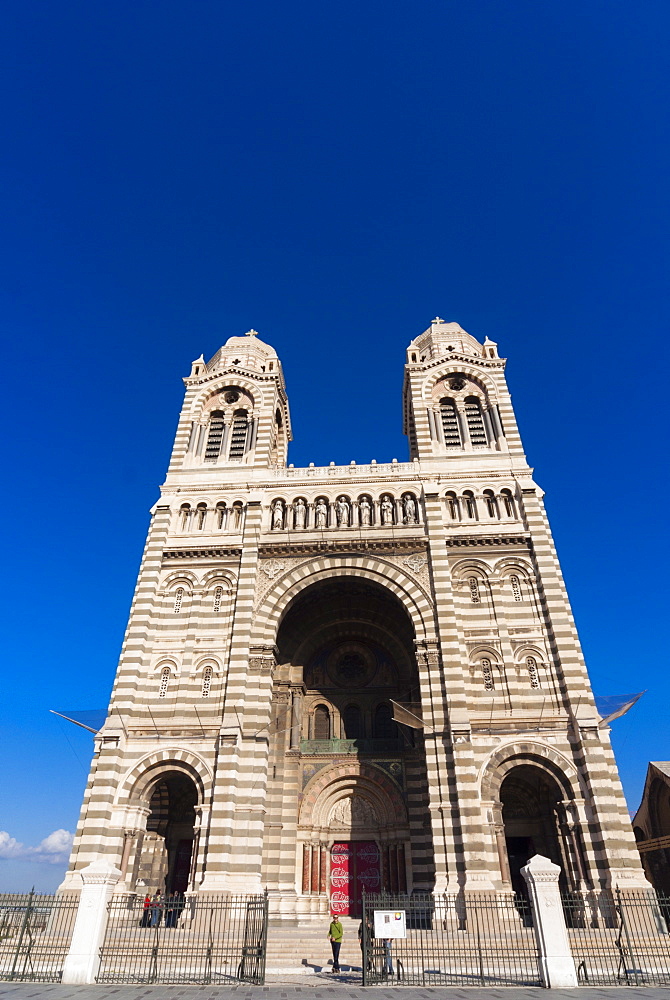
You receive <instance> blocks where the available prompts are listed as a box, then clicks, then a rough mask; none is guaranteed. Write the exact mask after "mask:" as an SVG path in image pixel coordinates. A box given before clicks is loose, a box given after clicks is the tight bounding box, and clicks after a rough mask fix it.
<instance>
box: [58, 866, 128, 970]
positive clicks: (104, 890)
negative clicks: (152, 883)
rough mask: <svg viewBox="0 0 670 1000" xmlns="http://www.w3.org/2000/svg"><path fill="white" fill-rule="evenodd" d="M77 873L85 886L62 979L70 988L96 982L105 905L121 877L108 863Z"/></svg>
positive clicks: (103, 934)
mask: <svg viewBox="0 0 670 1000" xmlns="http://www.w3.org/2000/svg"><path fill="white" fill-rule="evenodd" d="M79 874H80V875H81V877H82V879H83V882H84V885H83V887H82V890H81V896H80V897H79V907H78V909H77V917H76V920H75V923H74V930H73V932H72V941H71V943H70V950H69V952H68V955H67V958H66V959H65V965H64V966H63V978H62V980H61V981H62V982H63V983H68V984H70V985H73V986H82V985H84V984H86V983H94V982H95V977H96V976H97V974H98V969H99V968H100V947H101V945H102V942H103V940H104V938H105V930H106V928H107V904H108V903H109V900H110V899H111V897H112V893H113V892H114V886H115V885H116V883H117V882H118V881H119V879H120V878H121V872H120V871H119V869H118V868H115V867H114V865H112V864H110V862H109V861H94V862H93V863H92V864H90V865H87V866H86V868H82V869H81V871H80V873H79Z"/></svg>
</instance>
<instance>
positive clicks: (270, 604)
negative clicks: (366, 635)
mask: <svg viewBox="0 0 670 1000" xmlns="http://www.w3.org/2000/svg"><path fill="white" fill-rule="evenodd" d="M339 576H350V577H361V578H363V579H366V580H370V581H372V582H373V583H377V584H379V585H380V586H382V587H385V588H386V589H387V590H389V591H390V592H391V593H392V594H394V595H395V597H397V598H398V600H400V602H401V603H402V604H403V605H404V607H405V609H406V611H407V613H408V615H409V616H410V619H411V621H412V624H413V626H414V632H415V636H416V639H417V641H419V640H422V639H432V638H434V637H435V622H434V612H433V604H432V601H431V599H430V597H429V596H428V593H427V592H426V591H425V590H424V588H423V587H421V585H420V584H419V583H418V582H417V581H416V580H414V579H413V578H412V577H411V576H409V575H408V574H407V573H404V572H403V571H402V570H401V569H400V567H398V566H396V565H395V564H394V563H391V562H389V561H387V560H384V559H380V558H378V557H374V556H363V555H347V556H332V555H331V556H319V557H317V558H311V559H308V560H306V561H305V562H303V563H300V564H299V565H297V566H293V567H291V568H290V569H289V570H287V571H286V572H285V573H283V574H282V575H280V576H279V577H278V578H277V580H276V581H275V582H274V584H273V585H272V586H271V587H270V588H269V590H268V592H267V593H266V594H265V595H264V596H263V599H262V601H261V602H260V604H259V606H258V608H257V609H256V612H255V615H254V628H253V631H252V643H254V644H259V645H263V644H272V643H273V642H274V638H275V635H276V632H277V628H278V626H279V623H280V621H281V620H282V618H283V616H284V614H285V612H286V610H287V608H288V606H289V605H290V603H291V602H292V601H293V599H294V598H295V597H296V596H297V595H298V594H299V593H300V592H301V591H302V590H304V589H305V588H306V587H309V586H311V585H313V584H315V583H319V582H321V581H323V580H328V579H332V578H333V577H339Z"/></svg>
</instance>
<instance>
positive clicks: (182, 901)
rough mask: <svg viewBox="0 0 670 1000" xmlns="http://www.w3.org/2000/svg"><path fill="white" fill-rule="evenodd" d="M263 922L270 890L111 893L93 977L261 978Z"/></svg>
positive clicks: (153, 980) (182, 980)
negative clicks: (146, 897)
mask: <svg viewBox="0 0 670 1000" xmlns="http://www.w3.org/2000/svg"><path fill="white" fill-rule="evenodd" d="M267 924H268V901H267V894H265V895H262V896H228V895H213V894H212V895H202V896H199V895H198V896H196V895H193V896H187V897H186V898H176V899H168V900H166V901H165V902H160V903H152V904H151V905H150V906H145V904H144V901H143V899H142V898H139V897H136V896H117V897H114V898H113V899H112V900H111V902H110V904H109V919H108V922H107V931H106V934H105V940H104V944H103V946H102V948H101V949H100V970H99V973H98V976H97V982H99V983H204V984H207V983H230V982H234V981H238V982H239V981H242V982H248V983H254V984H257V985H262V984H263V983H264V982H265V954H266V944H267Z"/></svg>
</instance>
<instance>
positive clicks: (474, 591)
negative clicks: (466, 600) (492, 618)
mask: <svg viewBox="0 0 670 1000" xmlns="http://www.w3.org/2000/svg"><path fill="white" fill-rule="evenodd" d="M468 586H469V588H470V601H471V602H472V604H481V600H482V599H481V596H480V594H479V580H478V579H477V577H476V576H471V577H470V579H469V580H468Z"/></svg>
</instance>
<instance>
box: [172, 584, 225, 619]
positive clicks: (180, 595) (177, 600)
mask: <svg viewBox="0 0 670 1000" xmlns="http://www.w3.org/2000/svg"><path fill="white" fill-rule="evenodd" d="M184 594H185V589H184V587H177V589H176V590H175V591H174V601H173V604H172V610H173V611H174V613H175V614H176V615H178V614H179V613H180V611H181V610H182V607H183V604H184ZM223 595H224V589H223V587H216V588H215V590H214V594H213V595H212V611H213V612H214V614H218V613H219V611H221V604H222V602H223Z"/></svg>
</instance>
